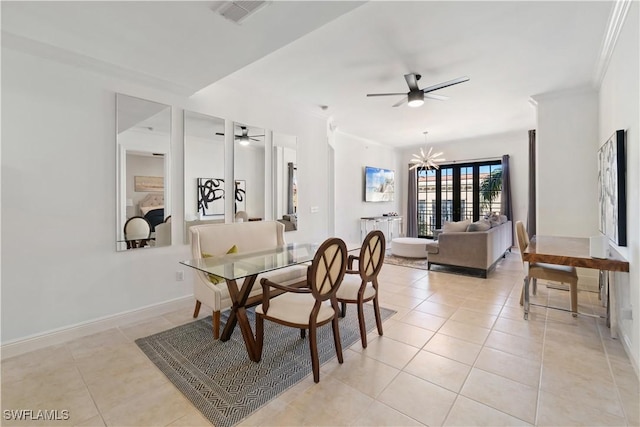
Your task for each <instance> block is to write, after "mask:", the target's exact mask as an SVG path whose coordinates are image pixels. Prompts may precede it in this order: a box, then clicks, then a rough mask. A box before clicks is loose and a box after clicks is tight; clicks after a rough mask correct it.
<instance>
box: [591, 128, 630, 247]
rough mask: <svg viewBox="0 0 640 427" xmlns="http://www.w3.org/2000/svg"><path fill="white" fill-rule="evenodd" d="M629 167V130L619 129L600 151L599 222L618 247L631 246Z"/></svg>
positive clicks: (601, 230)
mask: <svg viewBox="0 0 640 427" xmlns="http://www.w3.org/2000/svg"><path fill="white" fill-rule="evenodd" d="M625 166H626V159H625V131H624V130H617V131H616V132H615V133H614V134H613V135H612V136H611V137H610V138H609V139H608V140H607V142H605V143H604V144H603V145H602V147H600V149H599V150H598V204H599V210H598V220H599V222H598V223H599V228H600V232H601V233H602V234H604V235H605V236H607V237H608V238H609V239H610V240H611V241H612V242H613V243H615V244H616V245H618V246H626V245H627V197H626V167H625Z"/></svg>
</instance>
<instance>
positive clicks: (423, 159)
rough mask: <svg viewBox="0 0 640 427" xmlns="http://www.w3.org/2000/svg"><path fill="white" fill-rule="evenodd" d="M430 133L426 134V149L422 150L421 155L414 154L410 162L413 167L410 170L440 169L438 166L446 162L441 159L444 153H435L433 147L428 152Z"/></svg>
mask: <svg viewBox="0 0 640 427" xmlns="http://www.w3.org/2000/svg"><path fill="white" fill-rule="evenodd" d="M428 133H429V132H426V131H425V132H424V148H420V154H414V155H413V157H414V158H413V159H411V160H409V162H411V163H413V166H411V167H410V168H409V170H412V169H416V168H424V169H427V170H428V169H440V166H438V162H442V161H444V159H441V158H439V157H440V156H442V152H438V153H434V152H433V147H429V149H428V150H427V134H428Z"/></svg>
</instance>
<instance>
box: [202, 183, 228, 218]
mask: <svg viewBox="0 0 640 427" xmlns="http://www.w3.org/2000/svg"><path fill="white" fill-rule="evenodd" d="M198 214H199V215H200V216H201V217H203V216H215V215H224V179H222V178H198Z"/></svg>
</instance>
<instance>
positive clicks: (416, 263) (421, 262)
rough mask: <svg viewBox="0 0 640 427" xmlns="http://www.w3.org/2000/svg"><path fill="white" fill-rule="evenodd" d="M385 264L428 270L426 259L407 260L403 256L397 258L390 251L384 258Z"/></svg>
mask: <svg viewBox="0 0 640 427" xmlns="http://www.w3.org/2000/svg"><path fill="white" fill-rule="evenodd" d="M384 262H385V263H386V264H393V265H401V266H403V267H411V268H419V269H421V270H428V268H427V259H426V258H405V257H401V256H395V255H393V254H391V252H390V251H387V253H386V254H385V256H384Z"/></svg>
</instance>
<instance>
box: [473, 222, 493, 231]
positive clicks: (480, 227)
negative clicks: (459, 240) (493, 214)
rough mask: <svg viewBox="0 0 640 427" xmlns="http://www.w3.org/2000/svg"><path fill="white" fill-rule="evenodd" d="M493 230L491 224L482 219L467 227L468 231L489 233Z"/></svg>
mask: <svg viewBox="0 0 640 427" xmlns="http://www.w3.org/2000/svg"><path fill="white" fill-rule="evenodd" d="M490 228H491V223H490V222H489V221H487V220H485V219H481V220H480V221H476V222H472V223H471V224H469V226H468V227H467V231H487V230H488V229H490Z"/></svg>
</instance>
